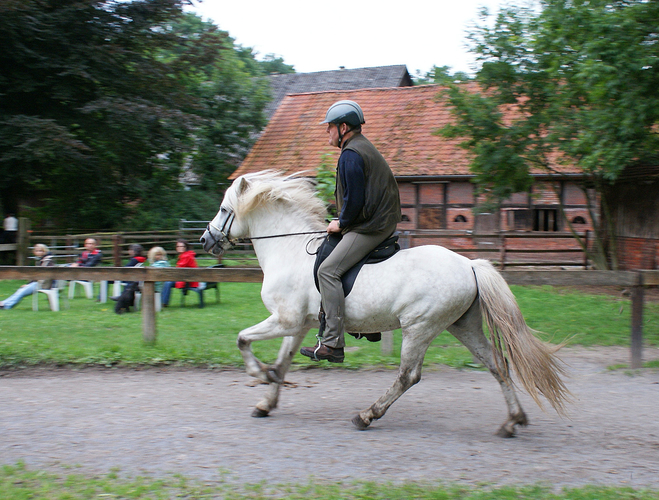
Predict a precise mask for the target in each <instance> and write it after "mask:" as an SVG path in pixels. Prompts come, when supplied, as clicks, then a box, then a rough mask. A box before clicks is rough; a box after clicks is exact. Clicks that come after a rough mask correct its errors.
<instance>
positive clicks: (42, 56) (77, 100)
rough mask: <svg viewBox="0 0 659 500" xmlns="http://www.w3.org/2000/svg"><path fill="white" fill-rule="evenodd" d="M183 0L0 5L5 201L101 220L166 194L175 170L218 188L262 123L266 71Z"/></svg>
mask: <svg viewBox="0 0 659 500" xmlns="http://www.w3.org/2000/svg"><path fill="white" fill-rule="evenodd" d="M183 3H185V2H184V1H183V0H141V1H137V0H134V1H119V0H110V1H99V0H66V1H55V0H25V1H21V2H18V1H5V2H2V3H0V46H1V47H2V48H3V50H2V51H0V66H2V67H3V68H4V69H3V71H2V74H1V75H0V200H2V205H3V207H4V208H5V209H6V210H10V209H11V210H14V211H17V212H18V210H17V209H18V207H19V205H20V206H21V215H29V216H31V217H33V218H35V219H37V220H36V222H38V221H39V220H44V221H45V220H48V221H50V222H51V223H54V224H55V225H58V226H60V227H94V228H96V229H111V228H122V227H125V226H126V224H127V223H128V221H130V220H138V219H139V217H140V215H141V214H142V213H143V212H144V208H145V207H144V205H148V204H151V205H153V204H156V203H158V201H160V202H161V203H165V202H169V201H170V200H172V199H175V198H177V197H178V196H179V193H180V191H181V189H182V185H181V180H182V176H183V175H184V176H185V177H187V181H186V183H187V184H190V185H192V186H193V190H196V191H197V192H198V193H202V195H201V196H202V197H204V196H206V195H205V194H203V193H218V191H221V189H220V186H221V185H222V184H223V183H226V179H227V176H228V175H229V174H230V173H231V172H233V170H235V168H236V167H237V165H238V164H239V162H240V160H241V159H242V157H243V156H244V155H245V153H246V151H247V150H248V148H249V147H250V145H251V143H252V141H253V137H254V134H255V132H258V131H259V130H260V129H261V128H262V127H263V125H264V123H265V121H264V117H263V114H262V109H263V107H264V106H265V103H266V102H267V101H268V99H269V98H270V96H269V89H268V86H267V83H266V82H265V80H264V79H263V78H258V77H259V76H262V75H263V74H264V73H265V69H264V68H263V67H261V66H260V63H258V62H257V61H254V60H253V58H252V60H251V61H250V60H249V56H251V52H249V51H247V52H245V50H243V49H242V48H236V47H234V42H233V39H231V38H230V37H229V36H228V34H227V33H226V32H223V31H221V30H219V29H218V28H217V27H216V26H214V25H213V24H212V23H209V22H204V21H202V20H201V18H199V17H196V16H195V15H193V14H183V12H182V5H183ZM264 64H265V63H264ZM268 64H274V65H277V64H279V65H283V61H281V60H277V59H273V60H271V61H268ZM175 206H176V205H174V207H175ZM216 208H217V207H214V210H213V212H212V213H214V211H215V209H216ZM23 210H25V212H23ZM178 217H179V218H181V217H184V218H192V217H191V215H190V213H187V212H185V211H184V208H183V207H179V213H178ZM142 226H144V224H143V223H142Z"/></svg>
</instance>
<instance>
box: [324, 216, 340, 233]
mask: <svg viewBox="0 0 659 500" xmlns="http://www.w3.org/2000/svg"><path fill="white" fill-rule="evenodd" d="M327 232H328V233H340V232H341V228H340V227H339V221H338V220H336V219H334V220H333V221H332V222H330V223H329V225H328V226H327Z"/></svg>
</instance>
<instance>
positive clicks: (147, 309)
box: [142, 281, 156, 344]
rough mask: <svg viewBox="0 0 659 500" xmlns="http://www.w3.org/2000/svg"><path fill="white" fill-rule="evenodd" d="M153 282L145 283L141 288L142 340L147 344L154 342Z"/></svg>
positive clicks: (154, 310)
mask: <svg viewBox="0 0 659 500" xmlns="http://www.w3.org/2000/svg"><path fill="white" fill-rule="evenodd" d="M155 285H156V284H155V282H153V281H145V282H144V286H143V287H142V338H143V339H144V342H146V343H147V344H155V342H156V294H155Z"/></svg>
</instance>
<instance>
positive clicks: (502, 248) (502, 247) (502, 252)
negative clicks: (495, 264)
mask: <svg viewBox="0 0 659 500" xmlns="http://www.w3.org/2000/svg"><path fill="white" fill-rule="evenodd" d="M499 260H500V261H501V262H500V263H499V269H501V270H502V271H503V270H504V269H505V268H506V234H505V233H504V232H501V234H500V235H499Z"/></svg>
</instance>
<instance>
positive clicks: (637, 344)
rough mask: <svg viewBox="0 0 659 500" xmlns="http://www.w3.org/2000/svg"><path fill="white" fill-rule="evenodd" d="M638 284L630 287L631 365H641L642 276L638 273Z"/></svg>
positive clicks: (633, 367) (634, 367) (639, 366)
mask: <svg viewBox="0 0 659 500" xmlns="http://www.w3.org/2000/svg"><path fill="white" fill-rule="evenodd" d="M638 281H639V284H638V285H637V286H634V287H632V339H631V344H632V345H631V351H632V359H631V367H632V369H636V368H641V367H642V366H643V299H644V291H643V276H642V275H641V274H640V273H639V277H638Z"/></svg>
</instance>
